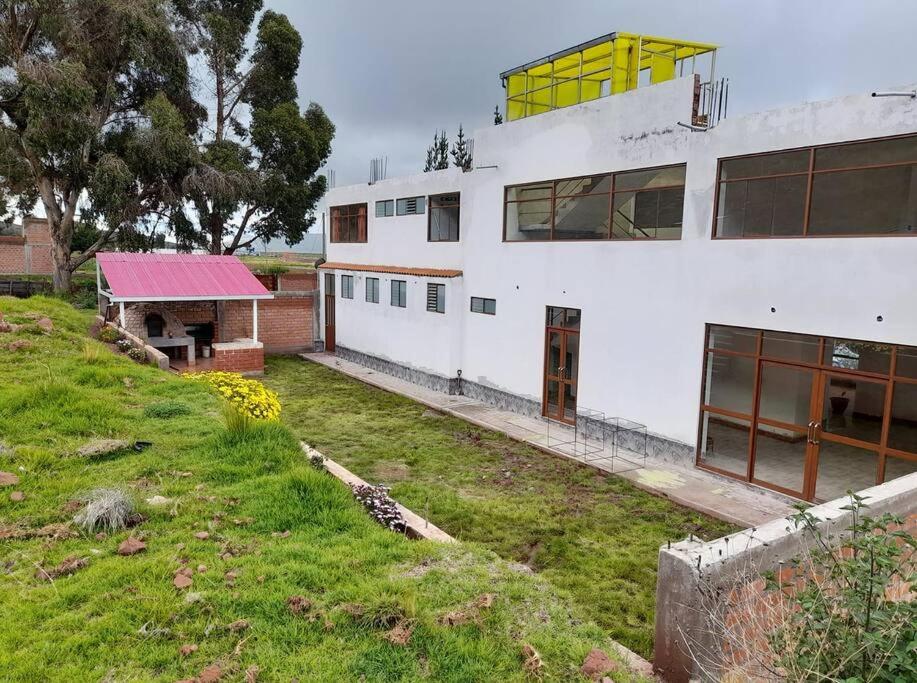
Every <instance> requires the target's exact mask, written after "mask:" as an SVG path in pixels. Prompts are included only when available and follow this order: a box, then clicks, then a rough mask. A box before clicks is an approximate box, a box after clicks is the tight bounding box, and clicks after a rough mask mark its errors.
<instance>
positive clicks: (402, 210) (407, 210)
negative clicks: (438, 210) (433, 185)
mask: <svg viewBox="0 0 917 683" xmlns="http://www.w3.org/2000/svg"><path fill="white" fill-rule="evenodd" d="M425 208H426V201H425V199H424V197H405V198H404V199H399V200H398V203H397V213H398V215H399V216H413V215H415V214H421V213H423V212H424V209H425Z"/></svg>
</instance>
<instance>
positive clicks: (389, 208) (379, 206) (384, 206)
mask: <svg viewBox="0 0 917 683" xmlns="http://www.w3.org/2000/svg"><path fill="white" fill-rule="evenodd" d="M394 215H395V200H394V199H383V200H381V201H378V202H376V218H388V217H389V216H394Z"/></svg>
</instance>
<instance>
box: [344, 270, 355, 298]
mask: <svg viewBox="0 0 917 683" xmlns="http://www.w3.org/2000/svg"><path fill="white" fill-rule="evenodd" d="M341 298H343V299H352V298H353V275H341Z"/></svg>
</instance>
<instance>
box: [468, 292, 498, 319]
mask: <svg viewBox="0 0 917 683" xmlns="http://www.w3.org/2000/svg"><path fill="white" fill-rule="evenodd" d="M471 312H472V313H483V314H485V315H496V314H497V300H496V299H485V298H483V297H479V296H473V297H471Z"/></svg>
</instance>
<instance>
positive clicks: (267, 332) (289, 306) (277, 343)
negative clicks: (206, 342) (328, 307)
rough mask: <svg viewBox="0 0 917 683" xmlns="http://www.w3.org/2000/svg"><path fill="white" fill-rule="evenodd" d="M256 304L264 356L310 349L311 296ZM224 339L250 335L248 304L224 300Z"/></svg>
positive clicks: (287, 297) (283, 297)
mask: <svg viewBox="0 0 917 683" xmlns="http://www.w3.org/2000/svg"><path fill="white" fill-rule="evenodd" d="M276 297H277V298H275V299H272V300H265V301H259V302H258V341H260V342H262V343H263V344H264V350H265V351H266V352H267V353H299V352H302V351H310V350H312V297H311V296H283V295H280V294H278V295H276ZM223 333H224V338H225V339H227V340H230V339H239V338H250V337H251V336H252V304H251V302H250V301H227V302H226V303H225V304H224V305H223Z"/></svg>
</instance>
